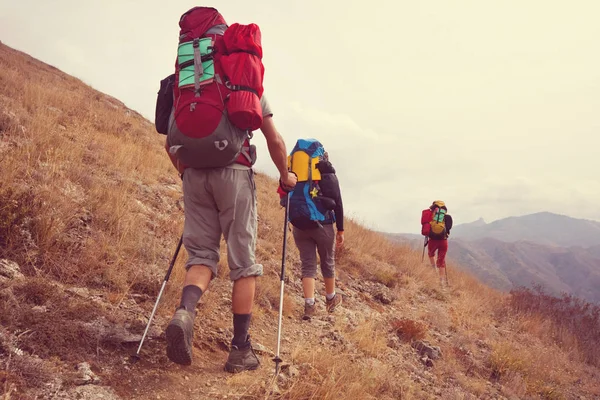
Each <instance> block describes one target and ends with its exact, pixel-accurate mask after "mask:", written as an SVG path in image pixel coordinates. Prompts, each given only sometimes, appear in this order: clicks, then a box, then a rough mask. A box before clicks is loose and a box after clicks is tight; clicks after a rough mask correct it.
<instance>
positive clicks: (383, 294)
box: [373, 289, 393, 304]
mask: <svg viewBox="0 0 600 400" xmlns="http://www.w3.org/2000/svg"><path fill="white" fill-rule="evenodd" d="M373 298H374V299H375V300H377V301H378V302H380V303H381V304H391V303H392V301H393V298H392V295H391V294H390V293H389V290H384V289H380V290H378V291H377V292H375V294H374V295H373Z"/></svg>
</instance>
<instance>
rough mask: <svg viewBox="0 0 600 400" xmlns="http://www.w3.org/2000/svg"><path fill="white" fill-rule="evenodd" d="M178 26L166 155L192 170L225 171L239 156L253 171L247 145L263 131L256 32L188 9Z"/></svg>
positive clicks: (212, 14)
mask: <svg viewBox="0 0 600 400" xmlns="http://www.w3.org/2000/svg"><path fill="white" fill-rule="evenodd" d="M179 26H180V28H181V29H180V35H179V46H178V51H177V60H176V62H175V79H174V82H173V95H174V96H173V108H172V114H171V115H170V117H169V124H168V125H169V128H168V145H169V152H170V153H171V154H174V155H175V156H176V157H177V158H178V159H179V160H180V161H181V162H182V163H183V164H185V165H186V166H189V167H193V168H214V167H224V166H227V165H229V164H231V163H233V162H234V161H236V160H239V159H240V157H241V156H245V158H246V159H247V160H246V161H247V163H248V164H249V165H252V164H253V162H254V160H253V157H251V156H250V153H251V152H252V150H251V149H250V145H249V140H250V138H251V137H252V131H253V130H256V129H258V128H260V126H261V125H262V107H261V105H260V98H261V96H262V94H263V76H264V66H263V64H262V61H261V59H262V47H261V34H260V29H259V27H258V26H257V25H255V24H250V25H240V24H233V25H231V26H230V27H227V24H226V22H225V19H224V18H223V16H222V15H221V14H220V13H219V12H218V11H217V10H216V9H214V8H212V7H194V8H192V9H191V10H189V11H187V12H186V13H184V14H183V15H182V16H181V18H180V20H179ZM242 158H244V157H242Z"/></svg>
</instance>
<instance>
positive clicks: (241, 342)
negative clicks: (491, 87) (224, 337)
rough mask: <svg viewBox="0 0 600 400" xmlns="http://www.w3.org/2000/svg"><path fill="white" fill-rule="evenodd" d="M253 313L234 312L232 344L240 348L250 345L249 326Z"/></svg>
mask: <svg viewBox="0 0 600 400" xmlns="http://www.w3.org/2000/svg"><path fill="white" fill-rule="evenodd" d="M251 317H252V314H233V340H232V341H231V344H232V345H234V346H236V347H237V348H239V349H245V348H246V347H248V346H250V342H249V341H248V328H250V318H251Z"/></svg>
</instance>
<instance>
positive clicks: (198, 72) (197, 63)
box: [192, 38, 204, 97]
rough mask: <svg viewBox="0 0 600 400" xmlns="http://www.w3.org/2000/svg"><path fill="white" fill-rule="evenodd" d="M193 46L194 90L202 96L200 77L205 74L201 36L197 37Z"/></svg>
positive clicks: (197, 94)
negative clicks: (201, 53) (201, 51)
mask: <svg viewBox="0 0 600 400" xmlns="http://www.w3.org/2000/svg"><path fill="white" fill-rule="evenodd" d="M192 46H193V48H194V92H195V93H196V97H200V77H201V76H202V75H204V68H203V67H202V55H200V38H195V39H194V42H193V44H192Z"/></svg>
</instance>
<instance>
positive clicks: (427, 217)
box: [421, 208, 433, 237]
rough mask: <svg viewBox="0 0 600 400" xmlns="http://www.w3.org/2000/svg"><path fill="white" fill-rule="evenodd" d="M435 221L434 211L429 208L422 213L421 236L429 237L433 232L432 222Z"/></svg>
mask: <svg viewBox="0 0 600 400" xmlns="http://www.w3.org/2000/svg"><path fill="white" fill-rule="evenodd" d="M432 220H433V211H432V210H431V209H430V208H428V209H426V210H423V211H422V212H421V235H423V236H427V237H429V233H430V232H431V224H430V222H431V221H432Z"/></svg>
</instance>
